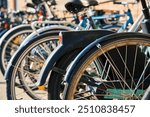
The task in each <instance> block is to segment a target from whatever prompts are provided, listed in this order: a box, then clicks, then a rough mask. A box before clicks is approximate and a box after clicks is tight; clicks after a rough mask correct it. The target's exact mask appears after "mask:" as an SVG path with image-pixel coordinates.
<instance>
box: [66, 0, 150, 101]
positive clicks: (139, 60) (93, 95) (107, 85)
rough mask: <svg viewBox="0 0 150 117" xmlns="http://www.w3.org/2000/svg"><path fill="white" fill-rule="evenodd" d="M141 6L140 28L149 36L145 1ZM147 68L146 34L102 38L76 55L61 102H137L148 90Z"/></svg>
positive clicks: (149, 42)
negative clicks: (65, 100) (142, 17)
mask: <svg viewBox="0 0 150 117" xmlns="http://www.w3.org/2000/svg"><path fill="white" fill-rule="evenodd" d="M141 4H142V6H143V14H144V16H145V20H144V21H143V22H142V25H141V26H142V29H143V31H144V32H145V33H149V32H150V15H149V7H148V5H149V1H146V0H141ZM149 68H150V35H149V34H144V33H131V32H130V33H118V34H110V35H107V36H104V37H102V38H99V39H97V40H96V41H94V42H93V43H91V44H90V45H88V46H87V47H86V48H85V49H84V50H83V51H82V52H80V53H79V54H78V56H77V57H76V58H75V60H74V61H73V62H72V64H71V65H70V67H69V68H68V70H67V73H66V75H65V78H64V85H65V87H64V90H63V91H64V92H63V98H64V99H69V100H70V99H76V100H114V99H115V100H141V99H142V97H143V95H144V94H145V95H146V93H145V91H146V89H147V90H148V89H149V88H148V87H149V84H150V71H149ZM145 95H144V97H143V99H146V98H145ZM147 97H148V95H147Z"/></svg>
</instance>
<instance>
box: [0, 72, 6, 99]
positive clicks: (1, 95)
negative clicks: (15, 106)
mask: <svg viewBox="0 0 150 117" xmlns="http://www.w3.org/2000/svg"><path fill="white" fill-rule="evenodd" d="M0 100H6V84H5V80H4V78H3V75H2V73H1V72H0Z"/></svg>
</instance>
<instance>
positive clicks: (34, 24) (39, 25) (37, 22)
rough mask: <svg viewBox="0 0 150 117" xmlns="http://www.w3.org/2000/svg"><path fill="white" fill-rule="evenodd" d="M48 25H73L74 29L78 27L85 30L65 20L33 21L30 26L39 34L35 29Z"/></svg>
mask: <svg viewBox="0 0 150 117" xmlns="http://www.w3.org/2000/svg"><path fill="white" fill-rule="evenodd" d="M46 24H47V25H50V26H57V27H58V26H66V27H68V26H70V27H74V29H76V28H78V30H85V29H84V28H83V27H81V26H79V25H77V24H73V23H71V22H66V21H34V22H33V23H31V28H32V29H33V31H35V32H36V33H37V35H39V33H38V31H37V29H38V28H39V27H42V26H45V25H46Z"/></svg>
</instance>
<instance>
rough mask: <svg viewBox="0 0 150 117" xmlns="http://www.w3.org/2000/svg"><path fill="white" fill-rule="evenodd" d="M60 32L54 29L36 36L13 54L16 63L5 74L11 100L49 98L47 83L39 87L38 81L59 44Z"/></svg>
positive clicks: (8, 95) (13, 60)
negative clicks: (46, 62)
mask: <svg viewBox="0 0 150 117" xmlns="http://www.w3.org/2000/svg"><path fill="white" fill-rule="evenodd" d="M61 31H62V30H61ZM58 34H59V31H55V32H53V31H52V32H49V33H45V34H42V35H40V36H38V37H35V39H34V41H31V42H30V43H28V44H26V45H25V47H23V48H19V50H18V51H17V53H16V54H15V55H14V56H13V58H12V59H11V63H14V64H13V65H9V67H8V70H7V72H6V75H5V76H6V79H7V98H8V99H9V100H11V99H13V100H16V99H38V100H39V99H47V84H45V85H43V86H39V87H38V86H36V83H37V81H38V79H39V74H40V71H41V69H42V67H43V65H44V62H45V60H46V58H47V57H48V56H49V55H50V54H51V52H52V51H53V50H54V49H55V48H56V47H57V46H58ZM14 58H15V59H14ZM7 74H9V75H7Z"/></svg>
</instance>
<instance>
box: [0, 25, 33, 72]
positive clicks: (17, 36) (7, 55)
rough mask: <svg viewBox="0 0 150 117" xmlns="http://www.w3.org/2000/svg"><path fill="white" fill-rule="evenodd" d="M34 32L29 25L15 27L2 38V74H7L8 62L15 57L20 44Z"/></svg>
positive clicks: (0, 61)
mask: <svg viewBox="0 0 150 117" xmlns="http://www.w3.org/2000/svg"><path fill="white" fill-rule="evenodd" d="M32 32H33V30H32V29H31V26H29V25H22V26H18V28H17V27H14V29H11V30H10V31H9V32H8V33H7V34H6V35H4V36H3V37H2V40H1V42H0V43H1V48H0V53H1V57H0V68H1V71H2V73H3V74H4V73H5V70H6V68H7V65H8V62H9V60H10V59H11V57H12V56H13V55H14V53H15V52H16V50H17V49H18V48H19V46H20V44H21V43H22V42H23V40H25V38H26V37H27V36H28V35H29V34H30V33H32Z"/></svg>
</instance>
